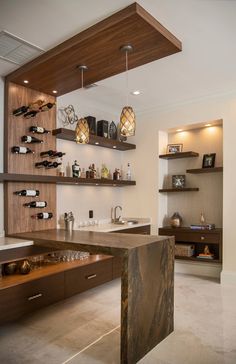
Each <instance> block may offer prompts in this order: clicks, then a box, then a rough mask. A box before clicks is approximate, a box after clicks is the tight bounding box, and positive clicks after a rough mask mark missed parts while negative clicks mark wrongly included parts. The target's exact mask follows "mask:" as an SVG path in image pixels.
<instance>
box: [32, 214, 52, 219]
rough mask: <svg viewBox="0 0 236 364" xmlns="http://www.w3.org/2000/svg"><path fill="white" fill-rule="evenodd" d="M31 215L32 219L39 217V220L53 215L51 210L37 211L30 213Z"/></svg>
mask: <svg viewBox="0 0 236 364" xmlns="http://www.w3.org/2000/svg"><path fill="white" fill-rule="evenodd" d="M31 217H32V218H34V219H39V220H42V219H44V220H48V219H51V218H52V217H53V213H52V212H39V213H38V214H36V215H32V216H31Z"/></svg>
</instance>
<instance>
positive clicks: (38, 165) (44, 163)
mask: <svg viewBox="0 0 236 364" xmlns="http://www.w3.org/2000/svg"><path fill="white" fill-rule="evenodd" d="M49 164H50V162H49V161H43V162H37V163H35V167H36V168H46V167H47V166H48V165H49Z"/></svg>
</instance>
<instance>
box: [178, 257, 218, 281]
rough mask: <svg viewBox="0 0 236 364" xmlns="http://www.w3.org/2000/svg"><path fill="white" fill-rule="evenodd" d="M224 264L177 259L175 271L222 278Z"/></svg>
mask: <svg viewBox="0 0 236 364" xmlns="http://www.w3.org/2000/svg"><path fill="white" fill-rule="evenodd" d="M221 270H222V266H221V264H219V263H202V262H194V263H190V262H184V261H183V262H180V261H175V272H176V273H184V274H191V275H196V276H203V277H212V278H218V279H219V278H220V275H221Z"/></svg>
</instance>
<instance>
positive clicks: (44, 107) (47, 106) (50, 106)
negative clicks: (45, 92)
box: [39, 102, 56, 111]
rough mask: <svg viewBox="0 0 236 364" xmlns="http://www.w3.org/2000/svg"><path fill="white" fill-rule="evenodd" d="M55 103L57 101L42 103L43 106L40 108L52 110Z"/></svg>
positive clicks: (41, 109)
mask: <svg viewBox="0 0 236 364" xmlns="http://www.w3.org/2000/svg"><path fill="white" fill-rule="evenodd" d="M54 105H56V103H55V102H53V103H52V102H48V103H47V104H44V105H42V106H40V108H39V110H40V111H48V110H50V109H51V108H52V107H53V106H54Z"/></svg>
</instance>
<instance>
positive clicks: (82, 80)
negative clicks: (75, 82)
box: [81, 68, 84, 90]
mask: <svg viewBox="0 0 236 364" xmlns="http://www.w3.org/2000/svg"><path fill="white" fill-rule="evenodd" d="M81 88H82V90H83V88H84V69H83V68H82V69H81Z"/></svg>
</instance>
